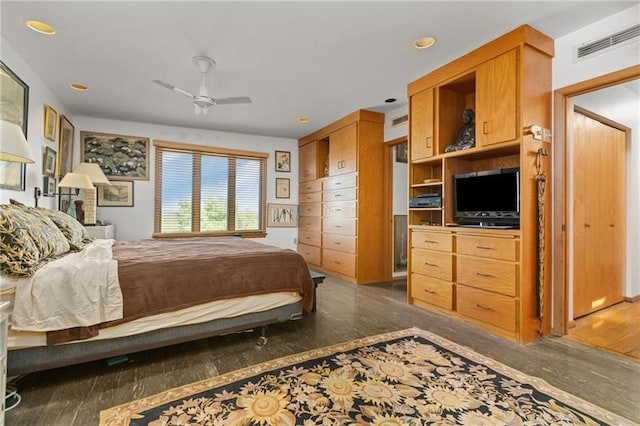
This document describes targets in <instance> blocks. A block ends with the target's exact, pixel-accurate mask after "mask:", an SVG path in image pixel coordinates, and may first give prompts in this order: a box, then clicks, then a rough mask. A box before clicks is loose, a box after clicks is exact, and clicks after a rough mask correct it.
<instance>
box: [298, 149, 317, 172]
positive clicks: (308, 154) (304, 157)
mask: <svg viewBox="0 0 640 426" xmlns="http://www.w3.org/2000/svg"><path fill="white" fill-rule="evenodd" d="M298 155H299V157H300V173H299V175H300V182H307V181H310V180H314V179H317V178H318V141H312V142H309V143H308V144H306V145H304V146H301V147H300V150H299V152H298Z"/></svg>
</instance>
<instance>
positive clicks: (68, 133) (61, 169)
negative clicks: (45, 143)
mask: <svg viewBox="0 0 640 426" xmlns="http://www.w3.org/2000/svg"><path fill="white" fill-rule="evenodd" d="M75 130H76V129H75V127H73V124H71V122H70V121H69V119H68V118H67V117H65V116H64V115H63V116H62V117H60V137H59V138H58V162H57V164H56V167H57V170H56V173H55V175H56V176H64V175H66V174H67V173H69V172H70V171H71V168H72V166H73V138H74V134H75Z"/></svg>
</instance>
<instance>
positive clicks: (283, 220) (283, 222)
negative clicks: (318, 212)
mask: <svg viewBox="0 0 640 426" xmlns="http://www.w3.org/2000/svg"><path fill="white" fill-rule="evenodd" d="M267 226H272V227H281V228H295V227H297V226H298V206H297V205H295V204H268V205H267Z"/></svg>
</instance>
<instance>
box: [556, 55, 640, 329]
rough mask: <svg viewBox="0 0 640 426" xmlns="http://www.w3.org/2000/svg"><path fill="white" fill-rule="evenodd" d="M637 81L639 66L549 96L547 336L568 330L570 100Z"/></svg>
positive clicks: (567, 87) (578, 84)
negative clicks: (550, 214) (550, 218)
mask: <svg viewBox="0 0 640 426" xmlns="http://www.w3.org/2000/svg"><path fill="white" fill-rule="evenodd" d="M638 78H640V65H634V66H631V67H629V68H624V69H622V70H619V71H615V72H612V73H609V74H605V75H602V76H599V77H595V78H592V79H590V80H585V81H582V82H580V83H576V84H572V85H570V86H566V87H563V88H560V89H557V90H554V93H553V103H554V105H553V107H554V108H553V111H554V112H553V123H554V131H553V133H554V135H553V140H554V141H553V158H554V161H553V195H552V197H553V228H552V298H553V310H552V326H551V333H552V334H554V335H557V336H563V335H565V334H567V330H568V328H569V311H570V310H569V297H568V296H569V286H568V280H569V276H568V274H569V267H568V263H567V260H568V255H569V253H568V244H567V243H568V241H567V221H568V211H569V209H568V207H569V206H568V201H569V200H568V199H567V197H568V194H569V187H568V186H569V167H568V159H569V156H568V150H569V148H570V146H569V142H570V140H571V137H570V134H569V131H570V129H569V126H568V125H567V122H568V117H569V114H570V113H571V111H572V106H573V103H572V101H571V98H572V97H574V96H578V95H582V94H585V93H589V92H593V91H596V90H600V89H604V88H606V87H610V86H615V85H617V84H620V83H625V82H627V81H631V80H635V79H638Z"/></svg>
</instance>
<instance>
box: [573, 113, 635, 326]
mask: <svg viewBox="0 0 640 426" xmlns="http://www.w3.org/2000/svg"><path fill="white" fill-rule="evenodd" d="M589 115H591V114H589ZM594 117H597V116H594ZM594 117H590V116H588V115H584V114H583V113H581V112H577V111H576V112H574V113H573V116H572V135H573V144H572V168H573V185H572V193H573V241H572V248H573V256H572V260H573V317H574V318H577V317H580V316H583V315H586V314H589V313H591V312H594V311H597V310H599V309H602V308H605V307H607V306H610V305H612V304H614V303H618V302H620V301H622V300H623V296H624V287H623V286H624V265H625V258H624V257H625V241H624V233H625V231H624V228H625V194H626V190H625V183H626V178H625V176H626V172H625V151H626V134H625V132H624V131H622V130H619V129H617V128H614V127H612V126H610V125H608V124H605V123H603V122H601V121H599V120H597V119H596V118H594Z"/></svg>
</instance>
